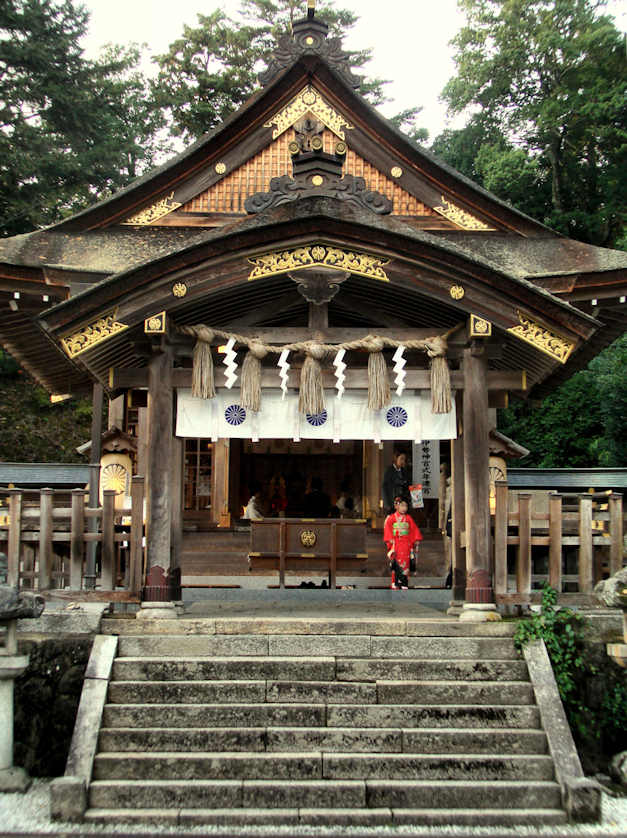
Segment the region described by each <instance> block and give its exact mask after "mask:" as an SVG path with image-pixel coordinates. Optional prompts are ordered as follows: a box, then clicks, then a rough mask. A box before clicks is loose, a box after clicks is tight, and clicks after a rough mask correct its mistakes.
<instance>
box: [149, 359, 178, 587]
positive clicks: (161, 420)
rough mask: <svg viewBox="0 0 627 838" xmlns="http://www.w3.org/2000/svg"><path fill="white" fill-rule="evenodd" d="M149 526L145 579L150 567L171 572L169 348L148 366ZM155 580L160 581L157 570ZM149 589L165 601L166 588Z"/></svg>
mask: <svg viewBox="0 0 627 838" xmlns="http://www.w3.org/2000/svg"><path fill="white" fill-rule="evenodd" d="M148 424H149V428H148V431H149V445H148V474H149V480H148V525H147V530H148V533H147V544H148V556H147V576H149V575H150V572H151V570H152V569H153V568H160V570H161V571H163V574H165V575H167V574H168V572H169V570H170V562H171V545H172V531H171V521H170V511H171V502H170V501H171V483H172V478H171V475H172V354H171V350H170V349H169V347H166V348H165V349H163V350H161V351H158V352H155V353H154V355H153V356H152V357H151V358H150V361H149V363H148ZM155 578H159V579H161V578H162V574H161V572H160V571H157V572H156V575H155ZM146 586H150V587H151V589H152V591H151V597H150V598H151V600H153V601H168V600H169V599H170V595H169V585H167V584H165V585H162V592H161V594H159V592H157V591H156V590H155V584H154V582H151V581H149V580H148V579H147V580H146Z"/></svg>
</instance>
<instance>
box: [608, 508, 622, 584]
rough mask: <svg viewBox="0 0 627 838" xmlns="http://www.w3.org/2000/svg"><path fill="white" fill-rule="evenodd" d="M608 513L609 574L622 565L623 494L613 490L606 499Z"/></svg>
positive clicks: (612, 573)
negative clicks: (607, 499)
mask: <svg viewBox="0 0 627 838" xmlns="http://www.w3.org/2000/svg"><path fill="white" fill-rule="evenodd" d="M608 510H609V513H610V527H609V529H610V576H613V575H614V574H615V573H618V571H619V570H620V569H621V568H622V566H623V496H622V495H619V494H617V493H616V492H613V493H612V494H611V495H610V498H609V501H608Z"/></svg>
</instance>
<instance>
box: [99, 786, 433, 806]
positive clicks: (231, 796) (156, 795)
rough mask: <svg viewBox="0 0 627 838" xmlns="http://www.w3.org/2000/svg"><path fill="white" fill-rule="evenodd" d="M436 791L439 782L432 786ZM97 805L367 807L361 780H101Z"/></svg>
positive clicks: (364, 789) (364, 787)
mask: <svg viewBox="0 0 627 838" xmlns="http://www.w3.org/2000/svg"><path fill="white" fill-rule="evenodd" d="M432 788H433V789H434V791H435V788H436V786H435V785H434V786H432ZM88 797H89V800H88V804H89V807H90V808H93V809H150V808H155V807H158V808H164V809H172V808H174V807H180V808H183V807H185V808H186V809H225V808H227V809H232V808H235V807H246V808H247V809H293V808H299V807H301V806H302V807H303V808H317V807H320V806H325V807H331V808H333V809H363V808H365V806H366V784H365V782H363V781H362V780H343V781H324V780H184V781H173V780H129V779H124V780H96V781H92V782H91V783H90V786H89V792H88Z"/></svg>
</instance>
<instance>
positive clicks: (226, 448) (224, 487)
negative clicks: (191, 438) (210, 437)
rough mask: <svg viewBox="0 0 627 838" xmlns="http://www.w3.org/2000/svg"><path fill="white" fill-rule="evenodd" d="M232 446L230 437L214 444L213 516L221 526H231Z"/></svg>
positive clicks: (212, 474) (212, 476)
mask: <svg viewBox="0 0 627 838" xmlns="http://www.w3.org/2000/svg"><path fill="white" fill-rule="evenodd" d="M230 447H231V446H230V440H228V439H219V440H217V442H214V444H213V461H212V464H211V468H212V472H211V482H212V490H211V517H212V519H213V520H214V521H215V523H216V524H218V526H220V527H230V526H231V513H230V510H229V453H230Z"/></svg>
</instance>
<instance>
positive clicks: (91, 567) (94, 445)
mask: <svg viewBox="0 0 627 838" xmlns="http://www.w3.org/2000/svg"><path fill="white" fill-rule="evenodd" d="M102 404H103V387H102V384H100V383H98V382H96V384H94V387H93V393H92V417H91V449H90V462H89V508H90V509H96V508H97V507H98V501H99V494H100V492H99V489H100V457H101V454H102ZM87 529H88V531H89V532H90V533H95V532H96V531H97V529H98V521H97V520H96V518H90V519H89V520H88V522H87ZM97 549H98V545H97V543H96V541H90V542H89V543H88V544H87V563H86V567H85V589H86V590H92V591H93V590H94V588H95V587H96V551H97Z"/></svg>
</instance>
